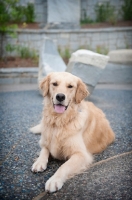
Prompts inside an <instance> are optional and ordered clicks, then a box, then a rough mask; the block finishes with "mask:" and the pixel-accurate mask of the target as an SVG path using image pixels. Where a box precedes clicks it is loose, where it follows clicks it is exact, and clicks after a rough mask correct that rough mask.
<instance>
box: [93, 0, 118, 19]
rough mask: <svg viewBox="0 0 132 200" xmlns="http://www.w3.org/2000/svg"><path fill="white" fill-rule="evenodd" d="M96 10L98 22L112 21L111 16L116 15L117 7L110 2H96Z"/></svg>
mask: <svg viewBox="0 0 132 200" xmlns="http://www.w3.org/2000/svg"><path fill="white" fill-rule="evenodd" d="M95 12H96V21H97V22H106V21H107V22H108V21H110V19H111V16H115V8H114V7H113V6H111V5H110V3H109V2H107V3H104V4H101V3H100V4H99V3H98V4H96V6H95Z"/></svg>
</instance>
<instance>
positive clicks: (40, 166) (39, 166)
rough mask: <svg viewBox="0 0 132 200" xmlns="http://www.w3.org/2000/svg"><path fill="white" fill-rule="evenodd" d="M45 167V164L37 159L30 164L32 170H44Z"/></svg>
mask: <svg viewBox="0 0 132 200" xmlns="http://www.w3.org/2000/svg"><path fill="white" fill-rule="evenodd" d="M46 168H47V164H46V163H45V162H44V161H42V160H39V159H37V161H36V162H35V163H34V164H33V165H32V168H31V170H32V172H43V171H44V170H46Z"/></svg>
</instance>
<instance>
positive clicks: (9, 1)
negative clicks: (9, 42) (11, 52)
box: [0, 0, 35, 57]
mask: <svg viewBox="0 0 132 200" xmlns="http://www.w3.org/2000/svg"><path fill="white" fill-rule="evenodd" d="M18 2H19V0H0V57H2V56H3V51H4V48H3V42H4V41H5V40H6V34H7V33H8V34H10V36H11V37H17V34H16V29H17V25H16V24H15V23H18V22H28V23H30V22H34V18H35V15H34V6H33V4H31V3H28V4H27V6H21V5H18ZM10 24H11V25H10ZM8 48H9V46H8V47H7V49H8Z"/></svg>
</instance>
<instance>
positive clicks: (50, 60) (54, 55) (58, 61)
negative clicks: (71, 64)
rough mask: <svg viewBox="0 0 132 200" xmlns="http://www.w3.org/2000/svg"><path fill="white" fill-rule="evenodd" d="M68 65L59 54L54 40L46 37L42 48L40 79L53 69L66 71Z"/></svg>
mask: <svg viewBox="0 0 132 200" xmlns="http://www.w3.org/2000/svg"><path fill="white" fill-rule="evenodd" d="M65 69H66V65H65V63H64V61H63V60H62V58H61V56H60V55H59V53H58V51H57V48H56V46H55V44H54V43H53V41H52V40H51V39H49V38H45V40H44V43H43V44H42V47H41V49H40V59H39V73H38V81H40V80H41V79H42V78H43V77H44V76H46V75H47V74H48V73H50V72H53V71H56V72H57V71H58V72H61V71H65Z"/></svg>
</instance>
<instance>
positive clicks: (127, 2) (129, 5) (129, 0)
mask: <svg viewBox="0 0 132 200" xmlns="http://www.w3.org/2000/svg"><path fill="white" fill-rule="evenodd" d="M122 13H123V19H124V20H132V0H124V5H123V6H122Z"/></svg>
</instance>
